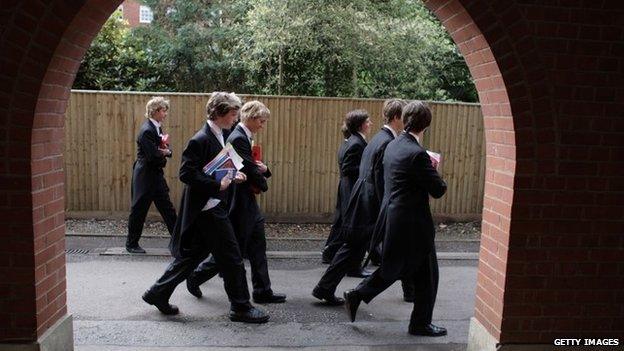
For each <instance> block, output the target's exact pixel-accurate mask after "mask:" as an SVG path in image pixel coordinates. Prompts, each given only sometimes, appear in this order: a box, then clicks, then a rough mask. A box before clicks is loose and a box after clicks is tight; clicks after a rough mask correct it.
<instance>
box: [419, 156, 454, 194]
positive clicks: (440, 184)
mask: <svg viewBox="0 0 624 351" xmlns="http://www.w3.org/2000/svg"><path fill="white" fill-rule="evenodd" d="M414 170H415V171H416V176H417V182H418V185H419V186H423V187H424V188H425V189H426V190H427V192H428V193H429V195H431V196H432V197H433V198H434V199H439V198H441V197H442V196H443V195H444V194H445V193H446V182H444V180H442V178H441V177H440V175H439V174H438V171H436V170H435V168H433V164H431V159H430V158H429V155H428V154H427V152H426V151H423V152H419V153H418V154H417V155H416V156H415V157H414Z"/></svg>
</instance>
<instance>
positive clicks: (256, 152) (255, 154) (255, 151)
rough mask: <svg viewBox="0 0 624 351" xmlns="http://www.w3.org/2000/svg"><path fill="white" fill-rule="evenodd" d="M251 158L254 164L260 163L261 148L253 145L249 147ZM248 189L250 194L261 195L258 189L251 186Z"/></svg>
mask: <svg viewBox="0 0 624 351" xmlns="http://www.w3.org/2000/svg"><path fill="white" fill-rule="evenodd" d="M251 158H253V160H254V162H258V161H262V146H260V145H253V146H252V147H251ZM249 188H250V189H251V192H252V193H254V194H260V193H261V191H260V189H258V188H257V187H255V186H253V185H251V186H250V187H249Z"/></svg>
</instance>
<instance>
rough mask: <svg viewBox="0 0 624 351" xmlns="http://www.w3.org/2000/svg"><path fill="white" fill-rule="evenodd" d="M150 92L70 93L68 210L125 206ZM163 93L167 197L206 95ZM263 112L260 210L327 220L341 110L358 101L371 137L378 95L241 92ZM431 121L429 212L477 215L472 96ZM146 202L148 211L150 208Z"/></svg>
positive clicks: (479, 161) (98, 211) (477, 121)
mask: <svg viewBox="0 0 624 351" xmlns="http://www.w3.org/2000/svg"><path fill="white" fill-rule="evenodd" d="M153 95H154V94H152V93H133V92H95V91H73V92H72V94H71V97H70V102H69V105H68V109H67V114H66V119H65V123H66V124H65V178H66V183H65V184H66V185H67V186H66V196H65V199H66V209H67V211H68V215H69V216H80V215H85V216H121V217H123V216H126V215H127V213H128V211H129V207H130V183H131V178H132V164H133V162H134V159H135V154H136V140H135V139H136V133H137V132H138V130H139V128H140V126H141V124H142V123H143V121H144V120H145V118H144V116H143V115H144V113H145V103H146V102H147V101H148V100H149V99H150V98H151V96H153ZM159 95H163V96H165V97H166V98H168V99H169V100H170V103H171V109H170V111H169V117H168V119H167V121H165V123H164V125H163V129H164V130H165V131H166V132H168V133H169V134H170V136H171V140H172V148H173V151H174V153H173V157H172V158H171V159H170V160H169V162H168V165H167V167H166V168H165V177H166V179H167V182H168V184H169V187H170V189H171V198H172V201H173V203H174V205H176V206H177V205H178V203H179V199H180V195H181V190H182V184H181V183H180V182H179V181H178V179H177V175H178V168H179V165H180V155H181V153H182V150H183V149H184V147H185V144H186V142H187V141H188V139H189V138H190V137H191V136H192V135H193V134H194V133H195V132H196V130H197V129H199V128H200V126H201V125H202V123H204V120H205V112H204V109H205V104H206V101H207V100H208V94H180V93H162V94H159ZM243 98H244V99H245V100H252V99H257V100H260V101H262V102H263V103H264V104H266V105H267V107H268V108H269V109H270V110H271V118H270V120H269V122H268V125H267V127H266V128H265V130H264V131H263V132H262V133H260V134H259V135H258V136H257V139H256V141H257V142H258V143H260V144H261V145H262V147H263V151H264V152H263V153H264V158H265V160H266V163H267V165H268V166H269V167H270V168H271V170H272V172H273V177H271V178H270V179H269V189H270V190H269V191H268V192H267V193H264V194H262V195H260V196H259V198H258V199H259V203H260V206H261V207H262V209H263V210H264V212H265V213H266V215H267V217H268V218H270V219H272V220H280V221H328V220H330V219H331V215H332V212H333V210H334V206H335V199H336V189H337V184H338V165H337V160H336V152H337V150H338V146H339V145H340V143H341V141H342V136H341V133H340V126H341V124H342V119H343V117H344V115H345V114H346V112H348V111H350V110H352V109H356V108H363V109H366V110H367V111H368V112H369V114H370V116H371V119H372V121H373V128H372V129H371V135H370V137H372V135H373V134H374V133H376V132H377V130H378V129H379V128H380V127H381V122H382V118H381V109H382V104H383V100H378V99H343V98H316V97H291V96H252V95H243ZM430 106H431V109H432V112H433V116H434V118H433V123H432V125H431V128H430V129H429V130H428V131H427V132H426V134H425V137H424V140H423V143H424V144H425V146H426V147H427V148H428V149H430V150H433V151H437V152H440V153H442V155H443V163H442V170H441V172H442V174H443V177H444V179H445V180H446V181H447V183H448V186H449V191H448V193H447V195H446V196H445V197H443V198H442V199H440V200H434V201H433V204H432V209H433V211H434V214H436V215H438V216H443V217H450V218H452V219H465V218H478V216H479V215H480V214H481V209H482V206H483V189H484V175H485V151H484V150H485V143H484V133H483V117H482V115H481V110H480V107H479V105H477V104H462V103H450V104H449V103H436V102H431V103H430ZM152 210H153V209H152Z"/></svg>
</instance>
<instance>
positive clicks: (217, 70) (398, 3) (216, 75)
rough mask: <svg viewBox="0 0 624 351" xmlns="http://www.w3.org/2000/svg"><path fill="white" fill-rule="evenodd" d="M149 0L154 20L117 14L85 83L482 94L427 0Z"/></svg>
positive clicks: (423, 95) (439, 96)
mask: <svg viewBox="0 0 624 351" xmlns="http://www.w3.org/2000/svg"><path fill="white" fill-rule="evenodd" d="M143 2H144V3H145V4H147V5H148V6H150V7H151V8H152V9H153V11H154V21H153V22H152V24H151V25H149V26H144V27H139V28H136V29H134V30H132V31H130V30H128V29H125V28H124V26H123V22H122V21H121V19H120V17H119V14H116V15H115V16H113V17H112V18H111V19H110V20H109V21H108V22H107V23H106V25H105V26H104V28H103V29H102V32H101V33H100V35H98V37H97V39H96V40H95V42H94V43H93V45H92V47H91V49H89V52H88V53H87V56H86V57H85V62H84V64H83V66H84V67H81V71H80V72H79V76H78V78H77V83H76V86H77V87H84V88H96V89H136V90H173V91H214V90H228V91H236V92H240V93H252V94H278V95H312V96H353V97H378V98H383V97H403V98H410V99H413V98H420V99H431V100H463V101H476V100H477V94H476V90H475V88H474V84H473V83H472V80H471V77H470V74H469V72H468V69H467V67H466V65H465V62H464V60H463V58H462V56H461V55H460V54H459V52H458V51H457V48H456V46H455V45H454V44H453V42H452V41H451V39H450V37H449V36H448V34H447V33H446V32H445V31H444V29H443V28H442V26H441V24H440V23H439V21H437V19H436V18H435V17H434V16H433V15H432V14H431V13H430V12H429V11H428V10H427V9H426V8H425V6H424V5H423V4H422V3H421V2H420V1H418V0H352V1H348V0H313V1H307V0H143ZM111 62H112V63H113V64H111Z"/></svg>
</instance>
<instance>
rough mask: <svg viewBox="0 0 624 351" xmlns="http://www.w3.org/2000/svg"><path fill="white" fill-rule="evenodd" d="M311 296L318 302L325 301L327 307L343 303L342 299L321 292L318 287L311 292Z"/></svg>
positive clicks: (323, 291) (325, 291) (324, 291)
mask: <svg viewBox="0 0 624 351" xmlns="http://www.w3.org/2000/svg"><path fill="white" fill-rule="evenodd" d="M312 296H314V297H316V298H317V299H319V300H325V304H326V305H329V306H340V305H342V304H343V303H344V302H345V301H344V300H343V299H342V298H340V297H337V296H336V295H334V294H333V293H330V292H328V291H327V290H323V289H322V288H320V287H318V286H317V287H315V288H314V290H312Z"/></svg>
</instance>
